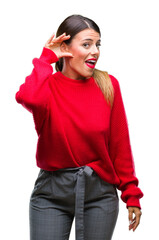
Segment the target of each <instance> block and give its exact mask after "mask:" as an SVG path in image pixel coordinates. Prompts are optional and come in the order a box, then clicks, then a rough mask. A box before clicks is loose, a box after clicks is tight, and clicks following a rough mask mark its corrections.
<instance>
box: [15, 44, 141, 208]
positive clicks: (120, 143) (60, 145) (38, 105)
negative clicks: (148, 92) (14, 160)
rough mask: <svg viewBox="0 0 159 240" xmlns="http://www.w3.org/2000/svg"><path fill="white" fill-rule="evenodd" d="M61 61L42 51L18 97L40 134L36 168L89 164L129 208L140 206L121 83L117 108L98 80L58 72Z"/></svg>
mask: <svg viewBox="0 0 159 240" xmlns="http://www.w3.org/2000/svg"><path fill="white" fill-rule="evenodd" d="M58 60H59V59H58V57H57V56H56V55H55V53H54V52H53V51H51V50H50V49H47V48H45V47H44V48H43V51H42V54H41V56H40V58H34V59H33V62H32V63H33V65H34V68H33V70H32V73H31V74H30V75H29V76H27V77H26V79H25V82H24V83H23V84H22V85H21V86H20V88H19V91H18V92H17V93H16V100H17V102H18V103H20V104H22V105H23V106H24V107H25V108H26V109H27V110H28V111H30V112H31V113H32V114H33V118H34V122H35V129H36V131H37V134H38V143H37V151H36V161H37V166H38V167H39V168H42V169H44V170H48V171H56V170H58V169H61V168H69V167H79V166H83V165H87V166H90V167H91V168H93V169H94V171H96V173H97V174H98V175H99V176H100V177H101V178H102V179H103V180H104V181H106V182H108V183H111V184H114V185H116V186H117V188H118V189H119V190H121V192H122V194H121V199H122V200H123V201H124V202H125V203H126V206H127V207H128V206H136V207H139V208H141V206H140V201H139V199H140V198H141V197H142V196H143V193H142V191H141V190H140V188H139V187H138V179H137V177H136V175H135V167H134V160H133V155H132V151H131V145H130V138H129V130H128V123H127V118H126V113H125V109H124V104H123V100H122V95H121V91H120V86H119V82H118V80H117V79H116V78H115V77H114V76H112V75H109V76H110V78H111V81H112V84H113V87H114V102H113V107H112V109H111V108H110V105H108V104H107V102H106V100H105V99H104V95H103V93H102V91H101V89H100V88H99V87H98V85H97V84H96V82H95V80H94V78H93V77H90V78H88V79H85V80H82V79H80V80H75V79H70V78H68V77H66V76H64V75H63V74H62V73H61V72H56V73H54V74H53V67H52V65H51V64H52V63H55V62H57V61H58Z"/></svg>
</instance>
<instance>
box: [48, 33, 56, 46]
mask: <svg viewBox="0 0 159 240" xmlns="http://www.w3.org/2000/svg"><path fill="white" fill-rule="evenodd" d="M54 37H55V33H53V34H52V36H51V37H50V38H49V40H48V41H47V42H46V43H47V44H49V43H50V42H51V41H52V40H53V38H54Z"/></svg>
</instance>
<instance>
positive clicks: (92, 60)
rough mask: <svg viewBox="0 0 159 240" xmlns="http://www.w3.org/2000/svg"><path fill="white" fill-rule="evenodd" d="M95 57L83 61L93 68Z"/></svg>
mask: <svg viewBox="0 0 159 240" xmlns="http://www.w3.org/2000/svg"><path fill="white" fill-rule="evenodd" d="M96 62H97V59H96V58H91V59H88V60H86V61H85V64H86V65H87V67H89V68H95V65H96Z"/></svg>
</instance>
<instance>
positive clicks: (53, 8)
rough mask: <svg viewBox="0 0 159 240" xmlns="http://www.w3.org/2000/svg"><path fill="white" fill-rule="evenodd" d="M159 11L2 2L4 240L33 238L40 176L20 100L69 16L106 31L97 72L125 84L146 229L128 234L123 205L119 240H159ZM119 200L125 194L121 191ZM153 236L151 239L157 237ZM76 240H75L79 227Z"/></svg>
mask: <svg viewBox="0 0 159 240" xmlns="http://www.w3.org/2000/svg"><path fill="white" fill-rule="evenodd" d="M158 12H159V7H158V1H157V0H156V1H155V0H151V1H150V0H149V1H147V0H133V1H130V0H120V1H119V0H116V1H115V0H110V1H107V0H106V1H100V0H97V1H86V0H80V1H74V0H72V1H65V0H61V1H53V0H52V1H51V0H45V1H40V0H27V1H22V0H21V1H20V0H14V1H11V0H10V1H3V3H2V2H1V3H0V22H1V37H0V68H1V71H0V77H1V79H0V104H1V106H0V110H1V112H0V113H1V118H0V121H1V122H0V140H1V143H0V146H1V150H0V165H1V173H0V215H1V220H2V222H1V232H0V235H1V239H2V238H3V239H11V238H12V239H16V240H21V239H23V240H27V239H29V212H28V209H29V199H30V195H31V191H32V189H33V185H34V182H35V180H36V177H37V175H38V172H39V169H38V168H37V167H36V161H35V153H36V142H37V135H36V132H35V129H34V123H33V119H32V115H31V114H30V113H29V112H27V111H26V110H25V109H24V108H22V106H21V105H19V104H17V103H16V101H15V93H16V92H17V91H18V89H19V86H20V85H21V84H22V83H23V82H24V81H25V77H26V76H27V75H29V74H30V73H31V71H32V68H33V65H32V59H33V58H35V57H39V56H40V54H41V52H42V48H43V46H44V44H45V42H46V41H47V40H48V38H49V37H50V36H51V35H52V33H53V32H56V30H57V27H58V26H59V24H60V23H61V22H62V21H63V20H64V19H65V18H66V17H67V16H69V15H72V14H82V15H84V16H87V17H89V18H92V19H93V20H94V21H95V22H96V23H97V24H98V25H99V26H100V28H101V32H102V46H101V56H100V59H99V62H98V64H97V68H99V69H101V70H106V71H108V73H110V74H112V75H114V76H115V77H116V78H117V79H118V80H119V82H120V86H121V91H122V96H123V100H124V104H125V109H126V113H127V118H128V123H129V131H130V138H131V145H132V150H133V155H134V160H135V166H136V174H137V177H138V178H139V187H140V188H141V189H142V191H143V192H144V194H145V196H144V198H143V199H142V200H141V205H142V211H143V215H142V219H141V225H140V226H139V228H138V229H137V230H136V232H135V233H133V232H129V231H128V216H127V209H126V207H125V204H124V203H123V202H122V201H120V213H119V218H118V222H117V225H116V229H115V232H114V236H113V240H121V239H122V240H127V239H129V240H131V239H136V240H138V239H144V238H145V237H146V238H147V239H148V238H149V239H150V238H152V237H153V236H155V239H157V236H158V219H157V217H158V197H159V193H158V175H159V174H158V160H159V159H158V149H159V146H158V144H159V141H158V140H159V127H158V123H159V110H158V103H159V95H158V90H159V85H158V81H159V72H158V70H159V66H158V64H159V33H158V29H159V14H158ZM119 196H120V192H119ZM152 234H153V235H152ZM70 239H72V240H73V239H74V223H73V226H72V230H71V236H70Z"/></svg>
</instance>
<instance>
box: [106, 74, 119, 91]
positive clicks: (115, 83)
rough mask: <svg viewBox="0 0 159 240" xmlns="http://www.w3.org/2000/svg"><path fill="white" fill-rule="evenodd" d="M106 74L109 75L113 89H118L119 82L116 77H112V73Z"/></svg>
mask: <svg viewBox="0 0 159 240" xmlns="http://www.w3.org/2000/svg"><path fill="white" fill-rule="evenodd" d="M108 75H109V77H110V80H111V82H112V85H113V88H114V90H115V91H116V90H118V89H119V88H120V84H119V81H118V79H117V78H116V77H114V76H113V75H111V74H108Z"/></svg>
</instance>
